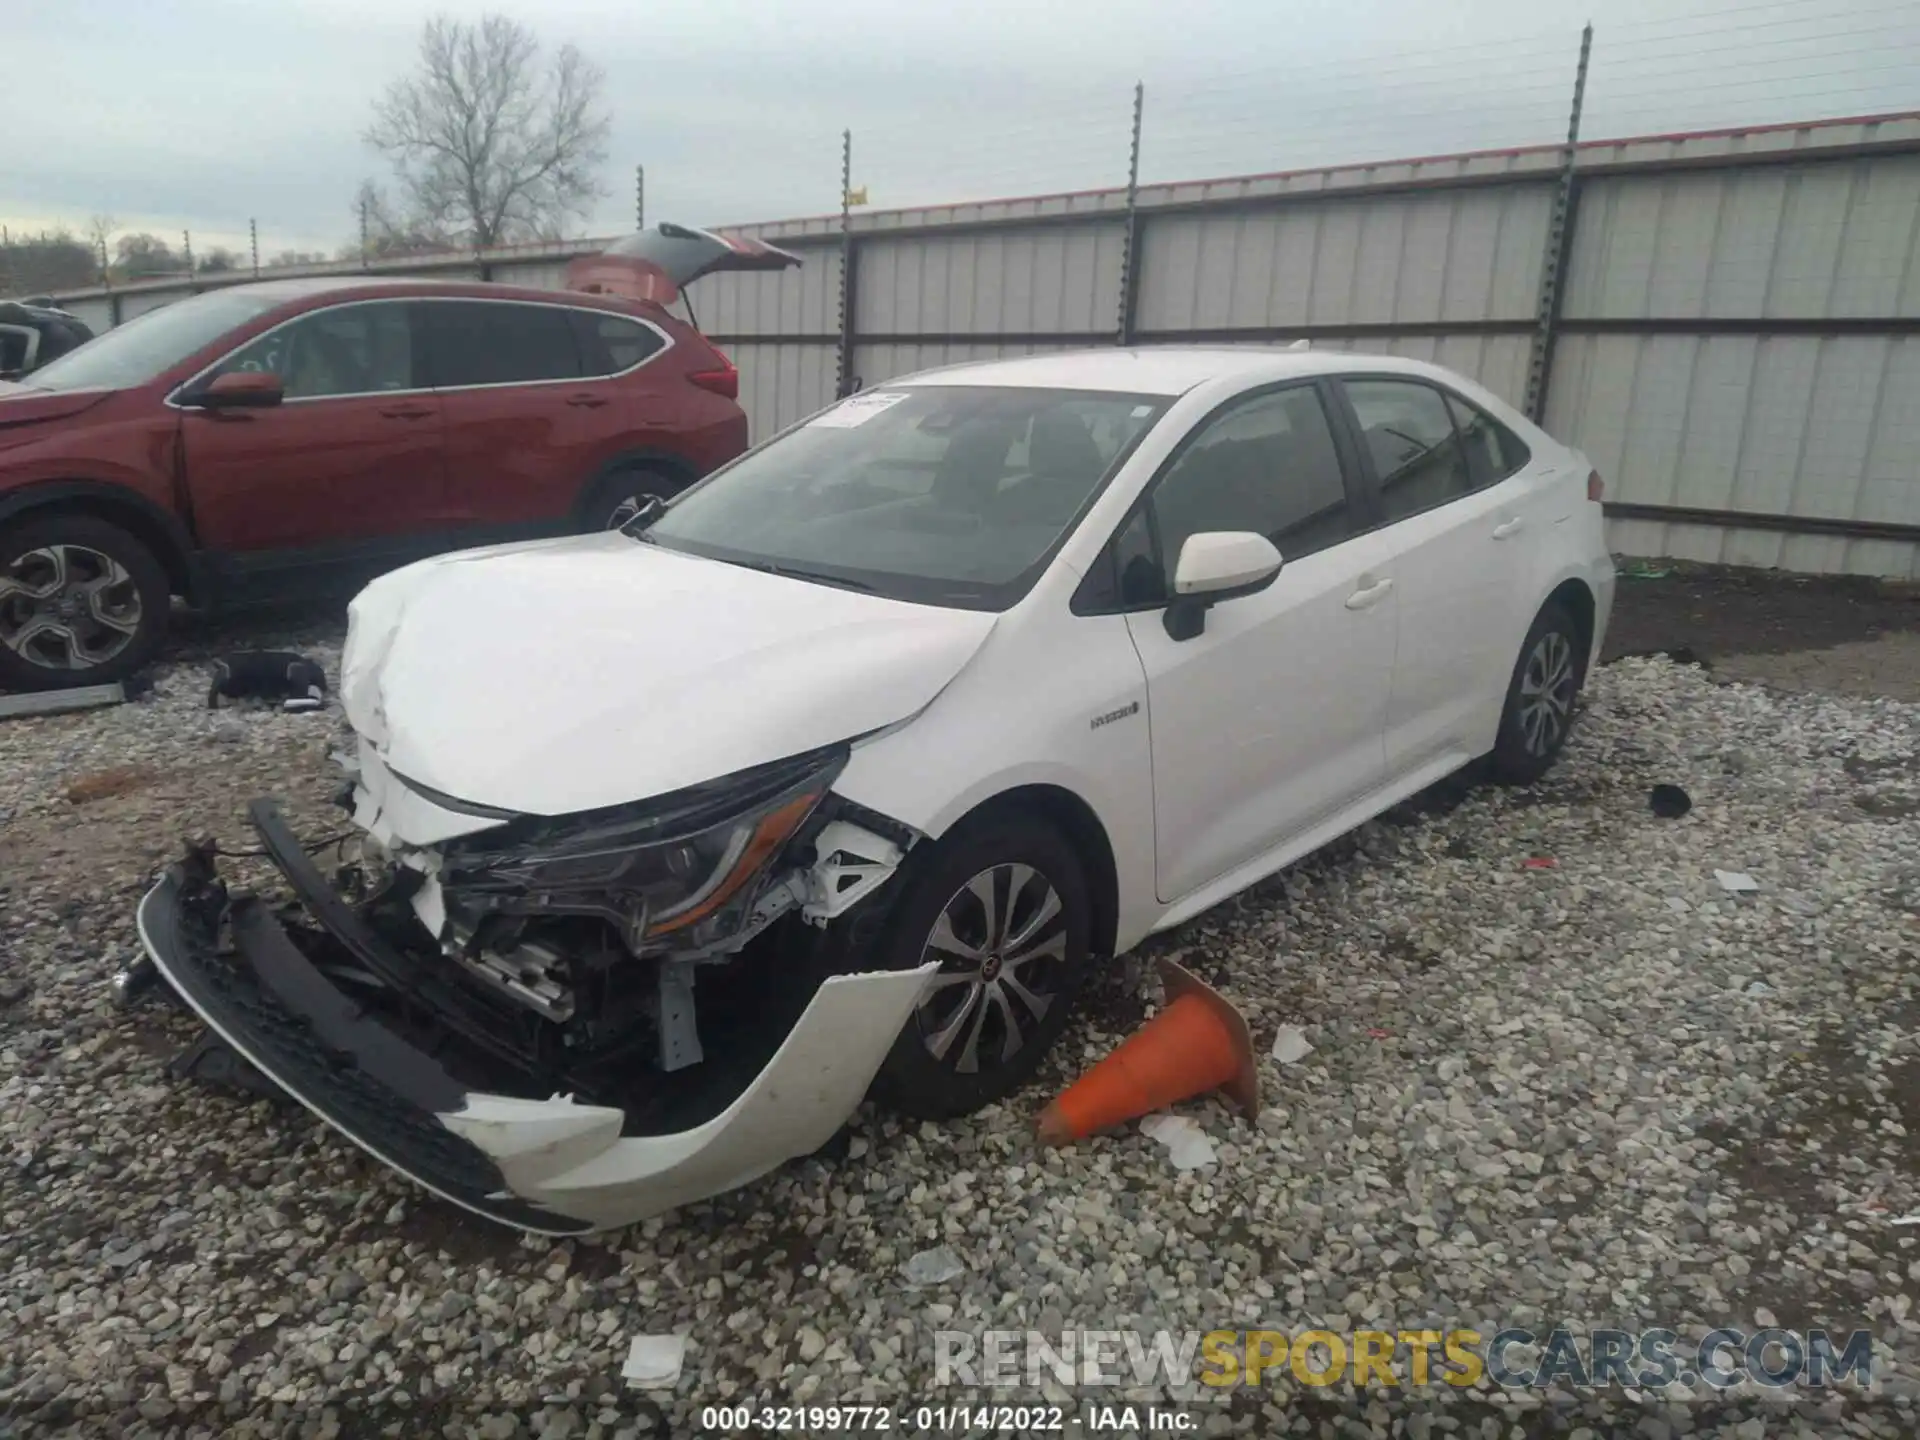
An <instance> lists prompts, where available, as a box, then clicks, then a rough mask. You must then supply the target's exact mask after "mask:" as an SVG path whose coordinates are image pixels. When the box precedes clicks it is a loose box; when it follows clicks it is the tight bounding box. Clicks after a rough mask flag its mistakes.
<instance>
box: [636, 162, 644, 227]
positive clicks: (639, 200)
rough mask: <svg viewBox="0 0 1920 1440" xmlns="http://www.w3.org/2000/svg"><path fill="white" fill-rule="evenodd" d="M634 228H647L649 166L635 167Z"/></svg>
mask: <svg viewBox="0 0 1920 1440" xmlns="http://www.w3.org/2000/svg"><path fill="white" fill-rule="evenodd" d="M633 228H634V229H636V230H644V229H646V228H647V167H646V166H644V165H636V166H634V167H633Z"/></svg>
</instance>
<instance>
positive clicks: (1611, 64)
mask: <svg viewBox="0 0 1920 1440" xmlns="http://www.w3.org/2000/svg"><path fill="white" fill-rule="evenodd" d="M1835 25H1838V26H1840V27H1841V28H1833V27H1834V26H1835ZM1578 48H1579V34H1578V32H1577V31H1576V30H1573V29H1571V27H1544V26H1535V27H1530V28H1527V29H1524V30H1520V31H1514V32H1509V33H1505V34H1502V35H1500V36H1499V37H1497V38H1486V37H1482V38H1473V39H1460V40H1457V41H1456V40H1454V39H1452V38H1450V37H1447V36H1442V37H1440V39H1439V41H1438V43H1434V44H1420V45H1408V46H1405V47H1403V48H1402V49H1400V50H1399V51H1396V52H1392V53H1386V54H1382V55H1378V56H1373V55H1366V54H1362V53H1358V52H1352V51H1348V52H1343V53H1337V54H1328V53H1321V54H1313V55H1307V54H1302V55H1300V56H1298V57H1297V58H1279V59H1275V60H1273V61H1270V62H1266V63H1262V64H1259V65H1251V66H1241V67H1238V68H1233V69H1222V70H1215V71H1211V72H1209V73H1206V74H1204V75H1197V74H1186V73H1181V72H1180V71H1179V70H1178V68H1177V66H1176V67H1174V68H1170V69H1169V70H1168V71H1167V72H1166V73H1164V74H1160V73H1155V71H1154V70H1153V69H1151V68H1150V69H1149V70H1148V72H1147V73H1146V75H1145V76H1144V83H1145V88H1146V101H1145V112H1144V122H1143V128H1142V135H1141V147H1140V178H1141V181H1142V183H1147V184H1154V183H1164V182H1168V181H1176V180H1183V179H1194V178H1205V177H1218V176H1231V175H1233V174H1251V173H1266V172H1272V171H1281V170H1294V169H1308V168H1321V167H1332V166H1339V165H1348V164H1360V163H1385V162H1390V161H1392V160H1393V159H1396V158H1400V157H1406V156H1431V155H1440V154H1448V153H1456V152H1460V151H1469V150H1481V149H1507V148H1519V147H1524V146H1550V145H1555V144H1558V143H1559V142H1560V141H1561V139H1562V138H1563V137H1564V135H1565V130H1566V123H1567V114H1568V110H1569V106H1570V104H1571V100H1572V86H1573V77H1574V70H1575V65H1576V58H1577V54H1578ZM986 88H987V90H988V91H989V92H992V93H986V94H983V93H981V92H980V91H979V89H978V87H976V88H975V89H974V90H970V91H965V92H961V91H958V90H956V91H954V92H953V93H946V92H943V91H942V89H941V87H940V86H939V84H938V77H937V72H935V73H934V74H933V76H932V78H931V79H930V81H929V85H928V88H927V89H926V91H925V92H924V93H923V94H921V95H920V96H918V97H916V104H915V106H914V109H913V110H912V111H911V112H910V113H907V112H903V115H902V117H901V119H900V121H899V123H895V124H885V123H880V122H876V121H873V120H868V121H866V122H864V123H855V124H854V137H853V155H854V162H853V184H854V186H855V187H856V189H862V188H863V189H864V190H865V192H866V198H867V201H868V204H867V206H866V207H864V208H867V209H884V208H887V207H891V206H914V205H930V204H944V203H956V204H957V203H966V202H967V201H969V200H979V199H987V198H997V197H1002V196H1009V195H1043V194H1048V193H1057V192H1065V191H1078V190H1097V189H1109V188H1118V187H1121V186H1124V184H1125V183H1126V178H1127V176H1126V157H1127V153H1128V150H1129V147H1130V140H1131V137H1130V124H1131V112H1132V100H1133V96H1132V86H1131V84H1112V85H1106V84H1102V83H1100V82H1098V81H1095V80H1091V79H1089V80H1085V81H1074V82H1070V83H1068V84H1065V85H1059V86H1052V87H1050V88H1049V89H1048V90H1047V92H1046V93H1045V94H1044V95H1042V96H1040V97H1039V98H1038V99H1037V101H1035V102H1029V100H1028V98H1027V94H1026V92H1025V91H1024V90H1022V89H1021V88H1020V85H1019V77H1018V75H1017V74H1009V76H1008V77H1007V78H1006V79H1005V81H1004V82H1003V83H1002V82H992V83H989V84H988V85H987V87H986ZM825 108H826V107H824V106H823V105H822V104H821V103H820V102H818V101H813V102H809V104H808V105H807V106H806V107H804V109H803V113H802V115H801V117H800V120H799V123H792V122H791V120H790V119H789V118H788V117H787V116H786V115H785V112H784V111H782V110H781V108H780V107H779V106H777V105H775V104H773V103H772V102H767V103H765V104H761V105H758V106H757V107H752V108H750V109H749V111H747V112H745V113H744V114H730V115H728V116H727V117H726V118H725V119H723V120H722V121H721V124H722V125H723V126H724V129H725V136H726V137H727V139H728V141H729V142H730V143H731V144H732V145H733V146H735V147H736V148H737V149H738V150H739V151H740V152H741V153H742V154H748V153H750V155H751V161H752V163H751V165H750V166H743V167H742V168H741V170H740V172H739V173H740V175H742V176H745V175H749V174H750V175H752V176H755V177H758V178H757V179H755V180H753V182H752V184H753V195H752V196H751V197H749V199H748V201H747V203H735V202H734V201H733V200H732V199H729V198H727V197H728V196H730V195H733V194H735V193H736V192H738V191H739V190H740V188H741V186H742V185H743V184H744V183H746V182H745V181H743V180H740V179H736V178H735V175H734V173H733V172H731V171H721V172H716V173H712V174H708V173H699V174H689V175H684V176H678V177H676V176H672V175H670V174H665V175H663V174H659V173H655V174H650V176H649V186H650V194H649V204H648V210H649V218H650V219H651V218H654V217H655V216H664V217H666V218H707V216H705V215H691V214H685V213H676V214H670V213H669V211H668V210H667V209H665V208H661V205H660V204H657V203H656V201H655V198H654V197H655V196H656V195H657V196H659V197H661V200H662V201H664V202H665V203H667V204H670V205H672V206H673V207H674V208H675V209H676V210H677V209H679V207H680V205H681V204H682V203H684V204H685V205H686V206H687V207H690V208H691V209H697V210H701V211H705V212H708V213H709V214H712V215H714V216H715V217H716V218H717V217H718V216H721V215H724V216H725V217H726V218H729V219H736V220H737V219H740V218H742V217H743V216H744V215H752V214H754V213H755V212H758V215H759V217H760V218H763V219H775V218H779V217H780V215H781V214H782V213H784V214H787V215H800V216H805V215H831V214H833V213H835V212H836V211H837V210H838V209H839V206H840V200H841V197H840V195H839V193H838V175H839V148H840V133H839V129H838V128H836V127H830V126H829V125H827V124H824V123H822V120H821V117H822V115H823V113H824V110H825ZM1585 109H1586V114H1585V119H1584V122H1583V136H1584V137H1585V138H1589V139H1600V138H1609V139H1618V138H1626V137H1628V136H1630V135H1632V134H1635V133H1650V134H1658V133H1668V132H1672V131H1676V130H1688V129H1699V128H1729V129H1731V128H1740V127H1744V126H1754V125H1762V124H1767V123H1777V122H1792V121H1800V120H1807V121H1817V120H1820V119H1823V118H1828V117H1837V116H1843V115H1851V114H1860V113H1877V112H1885V111H1896V110H1905V109H1920V8H1916V7H1915V6H1914V5H1913V4H1912V3H1911V0H1908V3H1888V4H1872V5H1866V6H1861V7H1858V8H1851V9H1848V10H1846V11H1845V12H1844V13H1842V14H1839V15H1837V16H1836V15H1835V14H1834V12H1833V10H1832V7H1831V6H1830V4H1829V3H1827V0H1757V3H1753V4H1745V5H1730V6H1724V7H1720V8H1713V9H1706V10H1694V11H1691V12H1689V13H1686V14H1678V15H1671V16H1664V17H1656V18H1651V19H1632V20H1626V19H1623V20H1618V21H1615V20H1608V19H1602V21H1601V22H1600V23H1599V24H1598V25H1597V26H1596V30H1595V39H1594V47H1593V54H1592V64H1591V69H1590V72H1589V78H1588V87H1587V93H1586V100H1585ZM942 110H946V111H950V112H951V114H952V115H953V116H954V118H955V123H954V124H952V125H950V126H947V127H944V128H939V127H931V126H928V125H927V124H926V122H925V117H926V116H927V115H928V114H930V113H934V114H937V113H940V112H941V111H942ZM1003 112H1004V118H1003ZM763 121H767V122H769V123H762V122H763ZM962 121H964V123H961V122H962ZM709 148H711V147H709ZM723 148H724V147H723ZM625 173H626V174H627V175H631V173H632V172H631V171H627V172H625ZM609 181H610V183H609V186H608V189H609V191H610V192H611V194H610V198H609V202H608V205H607V207H606V208H607V213H608V214H610V215H621V214H623V213H624V214H630V213H631V212H630V209H627V208H626V207H624V206H623V205H622V192H623V189H624V187H623V186H622V185H621V183H620V179H619V177H618V175H617V174H616V175H610V176H609ZM626 193H628V194H630V193H631V192H630V191H627V192H626ZM669 197H673V198H669ZM100 208H101V209H103V210H110V209H112V208H113V207H112V206H111V205H110V204H106V205H102V206H101V207H100ZM342 210H343V212H346V211H347V207H346V205H345V204H344V203H343V205H342ZM729 212H731V213H729ZM596 219H597V220H599V217H596ZM345 221H346V215H345V214H343V224H342V226H341V229H342V231H343V232H345V231H347V230H348V228H349V227H348V224H347V223H345ZM247 225H248V220H246V219H242V218H241V217H240V216H239V215H237V214H235V213H232V212H224V213H218V214H209V215H206V216H204V217H202V219H201V221H200V223H198V224H196V225H195V226H193V228H192V244H193V248H194V250H195V252H196V253H197V254H205V253H207V252H210V251H211V250H213V249H215V248H221V249H225V250H228V251H231V252H234V253H236V254H238V255H239V256H240V257H242V263H243V265H244V264H245V263H246V262H247V257H248V243H247V242H248V234H247ZM140 228H157V227H151V226H142V227H140ZM260 228H261V234H260V251H261V254H262V257H263V260H264V259H265V257H267V256H269V255H270V254H273V253H277V252H279V251H281V250H285V249H287V248H294V247H290V246H289V244H288V243H287V242H285V241H282V240H278V239H276V238H274V234H273V232H274V229H275V224H274V221H273V218H272V217H271V216H266V217H261V227H260ZM587 228H589V229H593V230H597V231H603V232H604V231H613V232H617V231H618V230H620V229H623V228H625V227H624V226H622V225H621V224H620V223H619V222H618V221H614V222H611V223H609V222H607V221H605V220H599V223H597V224H595V225H591V226H589V227H587ZM163 238H164V239H167V240H168V241H169V242H170V243H171V242H172V241H173V240H174V237H172V236H164V237H163ZM297 248H311V247H310V241H309V242H308V243H304V244H300V245H298V247H297ZM331 248H336V249H345V248H349V247H331Z"/></svg>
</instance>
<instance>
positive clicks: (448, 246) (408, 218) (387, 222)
mask: <svg viewBox="0 0 1920 1440" xmlns="http://www.w3.org/2000/svg"><path fill="white" fill-rule="evenodd" d="M353 213H354V215H355V216H356V217H357V218H358V219H359V221H360V234H361V236H362V237H363V241H364V243H362V242H361V241H355V242H352V243H349V244H347V245H345V246H343V247H342V248H341V252H340V255H339V257H338V258H340V259H342V260H357V259H389V258H392V257H396V256H401V255H429V254H432V253H434V252H435V251H439V250H452V249H454V248H455V247H456V246H457V245H458V243H459V242H458V240H457V239H456V237H454V236H453V235H450V234H448V233H447V232H446V231H445V230H444V229H442V228H440V227H438V226H436V225H433V224H431V223H430V222H428V221H427V220H425V219H423V218H422V217H420V216H418V215H405V214H402V213H400V212H399V211H398V210H396V209H395V207H394V205H393V202H392V201H391V200H389V199H388V197H387V192H386V191H384V190H382V189H381V188H380V187H379V186H378V185H376V184H374V183H373V181H371V180H363V181H361V182H360V193H359V194H358V195H357V196H356V197H355V198H354V202H353Z"/></svg>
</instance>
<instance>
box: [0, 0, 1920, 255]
mask: <svg viewBox="0 0 1920 1440" xmlns="http://www.w3.org/2000/svg"><path fill="white" fill-rule="evenodd" d="M0 8H3V9H4V12H5V20H4V25H3V27H0V28H3V29H4V38H5V42H6V45H5V48H6V51H7V65H6V76H7V78H6V83H5V91H6V96H7V105H6V112H7V118H6V123H5V140H4V143H3V144H0V156H3V157H4V158H0V224H6V225H8V226H10V227H12V228H13V229H15V230H20V229H26V230H36V229H40V228H43V227H50V226H55V225H60V224H65V225H67V226H69V227H71V228H73V229H74V230H76V231H79V230H82V229H84V228H85V226H86V224H87V222H88V220H89V217H91V216H94V215H99V214H108V215H111V216H113V217H115V219H116V220H117V221H118V223H119V226H120V228H121V229H123V230H151V231H153V232H155V233H158V234H160V235H161V236H162V237H163V238H165V239H166V240H168V242H169V243H171V244H178V241H179V234H180V232H181V231H182V230H183V229H190V230H191V231H192V232H193V236H194V245H195V248H196V249H200V250H203V251H204V249H205V248H207V247H209V246H211V245H214V244H226V245H229V246H235V247H237V248H241V249H244V247H245V244H246V236H247V222H248V219H249V218H250V217H251V218H257V219H258V221H259V224H260V243H261V250H262V253H263V254H265V255H271V254H272V253H274V252H276V251H278V250H281V249H285V248H290V247H291V248H300V249H327V250H331V249H333V248H335V247H336V246H338V245H340V244H341V243H343V242H345V241H347V240H349V239H350V238H352V237H353V235H354V234H355V229H356V227H355V222H354V220H353V217H352V214H351V205H352V198H353V195H354V192H355V190H356V188H357V187H358V185H359V183H360V181H361V180H362V179H364V178H369V177H374V178H378V177H380V176H381V174H382V168H381V165H380V161H379V159H378V157H377V156H375V155H374V154H372V153H371V152H370V151H369V150H368V149H367V148H366V146H365V145H364V143H363V142H362V140H361V134H362V132H363V130H364V129H365V126H366V122H367V119H368V113H369V108H370V106H371V104H372V101H373V99H374V97H375V96H376V95H378V94H379V92H380V91H381V89H382V88H383V87H384V86H385V85H386V84H387V83H388V82H390V81H391V80H392V79H393V78H395V77H396V76H399V75H401V74H403V73H405V72H406V71H407V70H408V69H409V68H410V66H411V65H412V62H413V57H414V52H415V47H416V44H417V41H418V36H419V30H420V26H421V23H422V22H423V20H424V19H425V18H426V17H427V16H428V15H430V14H432V13H434V12H436V11H449V12H451V13H454V14H462V15H478V14H479V13H481V12H482V11H483V10H487V9H493V10H503V11H505V12H506V13H509V14H512V15H514V16H515V17H516V18H519V19H521V20H523V21H524V22H526V23H527V24H528V25H530V26H531V27H532V28H533V29H534V30H535V31H536V32H537V34H538V35H539V36H540V37H541V38H542V40H543V41H545V42H547V43H548V44H549V45H558V44H560V43H564V42H567V41H571V42H573V43H575V44H577V45H579V46H580V47H581V48H582V49H583V50H585V51H586V52H587V53H588V54H589V55H590V56H591V57H592V58H593V59H594V60H595V61H596V62H597V63H598V64H599V65H600V66H601V67H602V68H603V69H604V70H605V72H606V76H607V88H606V100H607V105H608V108H609V110H610V112H611V114H612V117H613V136H612V143H611V145H610V147H609V148H610V154H609V158H608V162H607V166H606V174H605V183H606V186H607V189H608V192H609V195H608V198H607V199H606V200H605V201H604V202H603V203H602V204H601V206H600V208H599V210H598V212H597V213H596V214H595V215H594V217H593V219H592V222H591V223H590V225H589V226H588V227H587V229H588V232H589V233H596V234H607V233H613V232H617V231H620V230H623V229H630V228H631V219H632V212H633V167H634V165H635V164H637V163H642V162H644V163H645V165H646V166H647V212H648V217H649V219H651V220H659V219H676V220H681V221H685V222H690V223H694V224H720V223H726V222H738V221H747V220H764V219H778V218H784V217H788V216H794V215H807V214H818V213H822V212H826V211H830V210H833V209H835V208H837V205H838V181H839V163H840V157H839V133H840V131H841V129H842V128H843V127H850V128H851V129H852V131H853V133H854V167H853V169H854V183H855V184H856V185H861V184H864V185H866V186H867V188H868V191H869V196H870V199H871V202H872V203H873V204H874V205H875V206H887V205H899V204H917V203H925V202H928V201H936V200H945V199H959V198H968V197H973V198H980V197H986V196H995V195H1013V194H1032V193H1036V192H1042V191H1047V190H1054V189H1063V188H1074V189H1077V188H1085V187H1091V186H1099V185H1109V184H1118V183H1123V182H1124V180H1125V176H1126V161H1127V139H1128V125H1129V112H1130V108H1131V104H1132V93H1131V92H1132V86H1133V82H1134V81H1135V80H1136V79H1139V80H1143V81H1144V82H1145V84H1146V87H1147V94H1146V110H1145V125H1144V134H1145V143H1144V146H1143V156H1142V162H1143V169H1144V172H1145V176H1146V178H1148V179H1175V178H1182V177H1194V176H1204V175H1220V174H1233V173H1244V172H1248V171H1258V170H1273V169H1285V168H1293V167H1296V166H1301V165H1308V164H1318V163H1332V162H1338V161H1348V160H1364V159H1384V158H1392V157H1396V156H1406V155H1420V154H1434V153H1440V152H1445V151H1450V150H1457V149H1466V148H1478V147H1484V146H1496V145H1510V144H1522V143H1528V142H1535V143H1538V142H1550V141H1553V140H1556V139H1557V138H1559V137H1560V135H1561V134H1563V133H1564V129H1565V125H1566V111H1567V103H1568V99H1569V96H1570V91H1571V86H1572V80H1573V73H1574V66H1575V57H1576V54H1577V50H1578V42H1579V31H1580V27H1581V25H1582V24H1583V23H1584V22H1585V20H1586V19H1587V17H1588V11H1589V9H1590V8H1594V9H1597V8H1600V7H1590V6H1589V5H1588V4H1586V3H1580V4H1574V3H1568V0H1476V3H1475V4H1474V5H1472V6H1471V7H1469V6H1467V5H1463V4H1447V3H1443V0H1295V3H1291V4H1287V5H1279V4H1276V3H1275V0H1045V3H1037V0H969V3H968V4H966V5H964V6H961V5H942V4H937V3H928V0H806V3H805V4H797V3H791V0H788V3H779V0H761V3H746V0H493V3H491V4H479V3H474V4H464V3H457V0H452V3H450V0H440V3H435V0H271V3H264V4H263V3H260V0H164V3H156V0H0ZM1902 109H1920V4H1914V3H1912V0H1908V3H1905V4H1896V3H1890V0H1828V3H1819V0H1778V3H1772V4H1769V3H1764V0H1762V3H1758V4H1752V5H1747V6H1737V5H1736V4H1735V3H1734V0H1616V3H1614V4H1613V5H1610V6H1608V7H1605V11H1604V14H1602V15H1601V16H1600V17H1599V18H1598V22H1597V25H1596V34H1595V51H1594V73H1593V77H1592V80H1591V82H1590V87H1589V105H1588V116H1587V123H1586V125H1585V127H1584V133H1585V134H1587V135H1588V136H1590V137H1591V136H1596V135H1618V134H1633V133H1648V132H1659V131H1669V130H1676V129H1692V128H1712V127H1718V126H1724V125H1740V124H1756V123H1765V122H1768V121H1777V120H1793V119H1801V118H1811V117H1817V116H1835V115H1854V114H1867V113H1875V112H1882V111H1892V110H1902Z"/></svg>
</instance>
